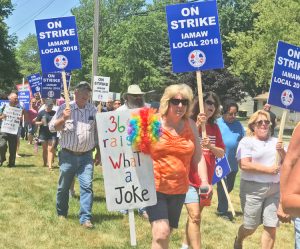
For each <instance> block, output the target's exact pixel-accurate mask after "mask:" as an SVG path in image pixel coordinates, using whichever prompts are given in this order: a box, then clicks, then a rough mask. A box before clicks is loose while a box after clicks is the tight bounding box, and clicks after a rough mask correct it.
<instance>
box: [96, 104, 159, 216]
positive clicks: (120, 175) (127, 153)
mask: <svg viewBox="0 0 300 249" xmlns="http://www.w3.org/2000/svg"><path fill="white" fill-rule="evenodd" d="M137 110H138V109H135V110H128V111H114V112H104V113H97V116H96V120H97V129H98V135H99V146H100V151H101V161H102V166H103V175H104V186H105V195H106V205H107V209H108V210H109V211H117V210H124V209H126V210H127V209H134V208H141V207H146V206H152V205H155V204H156V190H155V184H154V173H153V163H152V159H151V157H150V156H149V155H145V154H143V153H141V152H139V151H134V150H133V149H132V147H131V143H130V141H129V140H128V134H127V124H128V121H129V119H130V115H131V112H133V111H135V112H137Z"/></svg>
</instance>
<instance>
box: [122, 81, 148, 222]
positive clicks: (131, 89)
mask: <svg viewBox="0 0 300 249" xmlns="http://www.w3.org/2000/svg"><path fill="white" fill-rule="evenodd" d="M123 99H124V101H125V102H124V105H122V106H120V107H119V108H117V109H116V111H124V110H128V109H135V108H142V107H144V106H146V104H145V93H144V92H142V90H141V88H140V87H139V86H138V85H129V86H128V89H127V93H124V94H123ZM120 212H121V213H122V214H127V213H128V210H121V211H120ZM138 213H139V215H140V216H142V217H143V218H145V219H148V214H147V212H146V208H139V210H138Z"/></svg>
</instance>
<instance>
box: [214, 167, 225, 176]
mask: <svg viewBox="0 0 300 249" xmlns="http://www.w3.org/2000/svg"><path fill="white" fill-rule="evenodd" d="M215 171H216V176H217V177H219V178H220V177H221V176H222V175H223V169H222V167H221V166H219V165H217V167H216V169H215Z"/></svg>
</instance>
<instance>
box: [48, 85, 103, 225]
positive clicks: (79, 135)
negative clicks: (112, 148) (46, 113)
mask: <svg viewBox="0 0 300 249" xmlns="http://www.w3.org/2000/svg"><path fill="white" fill-rule="evenodd" d="M91 92H92V89H91V87H90V85H89V84H88V83H87V82H85V81H83V82H80V83H79V84H78V85H77V86H76V87H75V92H74V95H75V101H72V102H70V109H69V108H66V104H67V103H65V104H63V105H61V106H60V107H59V108H58V110H57V112H56V114H55V115H54V117H53V118H52V120H51V122H50V124H49V129H50V131H52V132H55V131H59V133H60V139H59V143H60V146H61V148H62V149H61V151H60V153H59V164H60V176H59V181H58V189H57V198H56V210H57V214H58V216H59V217H67V215H68V202H69V189H70V186H71V183H72V181H73V178H74V176H75V175H77V176H78V180H79V184H80V213H79V217H80V223H81V225H82V226H83V227H85V228H93V227H94V226H93V224H92V222H91V218H92V213H91V211H92V204H93V187H92V181H93V164H94V162H93V150H94V148H95V147H96V148H97V154H96V158H95V164H97V163H99V161H100V154H99V147H98V145H97V144H98V143H97V142H98V141H97V137H98V136H97V129H96V120H95V115H96V113H97V109H96V107H95V106H94V105H92V104H90V103H88V100H89V99H90V97H91ZM96 145H97V146H96Z"/></svg>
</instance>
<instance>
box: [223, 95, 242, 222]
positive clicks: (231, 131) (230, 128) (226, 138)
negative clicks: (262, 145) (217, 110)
mask: <svg viewBox="0 0 300 249" xmlns="http://www.w3.org/2000/svg"><path fill="white" fill-rule="evenodd" d="M238 110H239V108H238V105H237V104H236V103H235V102H234V101H233V100H231V101H228V102H227V103H225V104H224V106H223V116H222V117H220V118H218V119H217V124H218V126H219V128H220V131H221V134H222V138H223V142H224V144H225V148H226V149H225V153H226V157H227V159H228V162H229V165H230V168H231V172H230V174H228V175H227V177H226V178H224V181H225V183H226V186H227V190H228V193H230V192H231V191H232V189H233V187H234V181H235V177H236V174H237V172H238V162H237V160H236V150H237V147H238V144H239V141H240V140H241V139H242V138H243V136H244V135H245V131H244V128H243V126H242V124H241V123H240V122H239V121H238V120H236V114H237V112H238ZM217 192H218V208H217V213H218V214H219V215H220V216H224V217H228V218H229V219H231V217H232V216H231V214H229V213H228V201H227V198H226V195H225V192H224V189H223V186H222V183H221V182H218V186H217Z"/></svg>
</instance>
